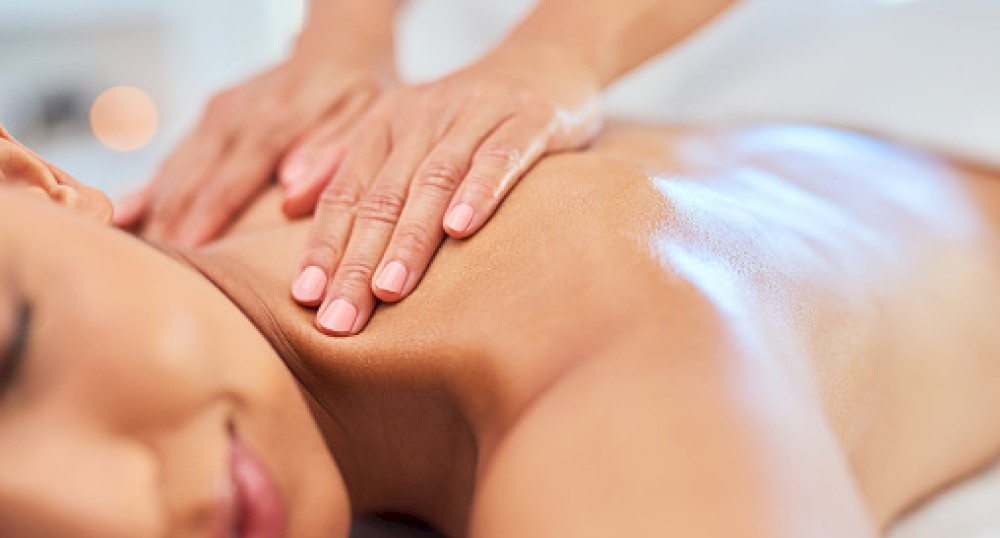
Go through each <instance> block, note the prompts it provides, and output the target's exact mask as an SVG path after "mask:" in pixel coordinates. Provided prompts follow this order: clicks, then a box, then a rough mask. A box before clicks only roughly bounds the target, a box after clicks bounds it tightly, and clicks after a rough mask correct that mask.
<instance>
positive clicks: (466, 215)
mask: <svg viewBox="0 0 1000 538" xmlns="http://www.w3.org/2000/svg"><path fill="white" fill-rule="evenodd" d="M473 216H475V211H473V209H472V206H470V205H469V204H465V203H463V204H458V205H457V206H455V207H453V208H451V211H449V212H448V215H446V216H445V218H444V225H445V226H446V227H447V228H448V229H450V230H452V231H454V232H457V233H464V232H465V231H466V230H468V229H469V225H470V224H472V217H473Z"/></svg>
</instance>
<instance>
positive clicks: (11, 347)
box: [0, 301, 31, 395]
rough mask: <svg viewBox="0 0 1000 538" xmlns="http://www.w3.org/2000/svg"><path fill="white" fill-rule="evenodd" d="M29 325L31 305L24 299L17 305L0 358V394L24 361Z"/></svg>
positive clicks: (15, 375)
mask: <svg viewBox="0 0 1000 538" xmlns="http://www.w3.org/2000/svg"><path fill="white" fill-rule="evenodd" d="M30 326H31V306H30V305H29V304H28V303H27V302H26V301H22V302H21V304H20V305H19V306H18V313H17V318H16V319H15V321H14V331H13V333H12V336H11V339H10V341H9V342H8V344H7V348H6V349H5V350H4V352H3V358H2V359H0V395H3V394H4V393H5V392H6V391H7V389H8V388H9V387H10V386H11V383H12V382H13V381H14V379H15V378H17V374H18V372H19V371H20V369H21V368H20V367H21V364H22V363H23V362H24V349H25V347H26V346H27V344H28V332H29V331H28V329H29V328H30Z"/></svg>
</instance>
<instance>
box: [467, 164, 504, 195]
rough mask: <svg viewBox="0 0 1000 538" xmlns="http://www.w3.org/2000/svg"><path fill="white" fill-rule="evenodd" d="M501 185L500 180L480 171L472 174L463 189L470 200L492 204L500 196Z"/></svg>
mask: <svg viewBox="0 0 1000 538" xmlns="http://www.w3.org/2000/svg"><path fill="white" fill-rule="evenodd" d="M499 183H500V180H499V179H497V178H495V177H494V176H490V175H487V174H486V173H484V172H483V171H480V172H477V173H473V174H470V175H469V177H468V178H467V179H466V180H465V183H464V184H463V185H462V189H463V190H464V195H465V197H467V198H468V199H472V200H483V201H487V202H490V201H493V200H496V199H497V198H498V196H499V193H498V192H497V191H498V184H499Z"/></svg>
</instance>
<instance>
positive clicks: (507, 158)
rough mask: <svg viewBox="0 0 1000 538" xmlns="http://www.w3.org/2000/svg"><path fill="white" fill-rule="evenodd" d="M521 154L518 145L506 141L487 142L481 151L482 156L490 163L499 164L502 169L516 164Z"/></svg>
mask: <svg viewBox="0 0 1000 538" xmlns="http://www.w3.org/2000/svg"><path fill="white" fill-rule="evenodd" d="M522 155H523V154H522V152H521V150H520V149H519V148H518V147H516V146H515V145H513V144H510V143H506V142H499V143H492V144H489V145H487V146H486V147H484V148H483V153H482V156H483V157H484V158H485V159H487V160H488V161H490V163H491V164H493V165H497V166H500V167H501V168H503V169H504V170H506V169H508V168H512V167H514V166H516V165H517V163H518V162H520V160H521V158H522Z"/></svg>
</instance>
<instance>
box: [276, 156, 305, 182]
mask: <svg viewBox="0 0 1000 538" xmlns="http://www.w3.org/2000/svg"><path fill="white" fill-rule="evenodd" d="M281 172H282V173H281V184H282V185H284V186H285V187H286V188H287V187H291V186H293V185H297V184H299V183H302V181H303V180H304V179H305V176H306V174H307V173H308V172H309V162H308V161H306V160H305V159H301V158H300V159H295V160H293V161H292V162H290V163H288V166H286V167H284V169H282V171H281Z"/></svg>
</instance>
